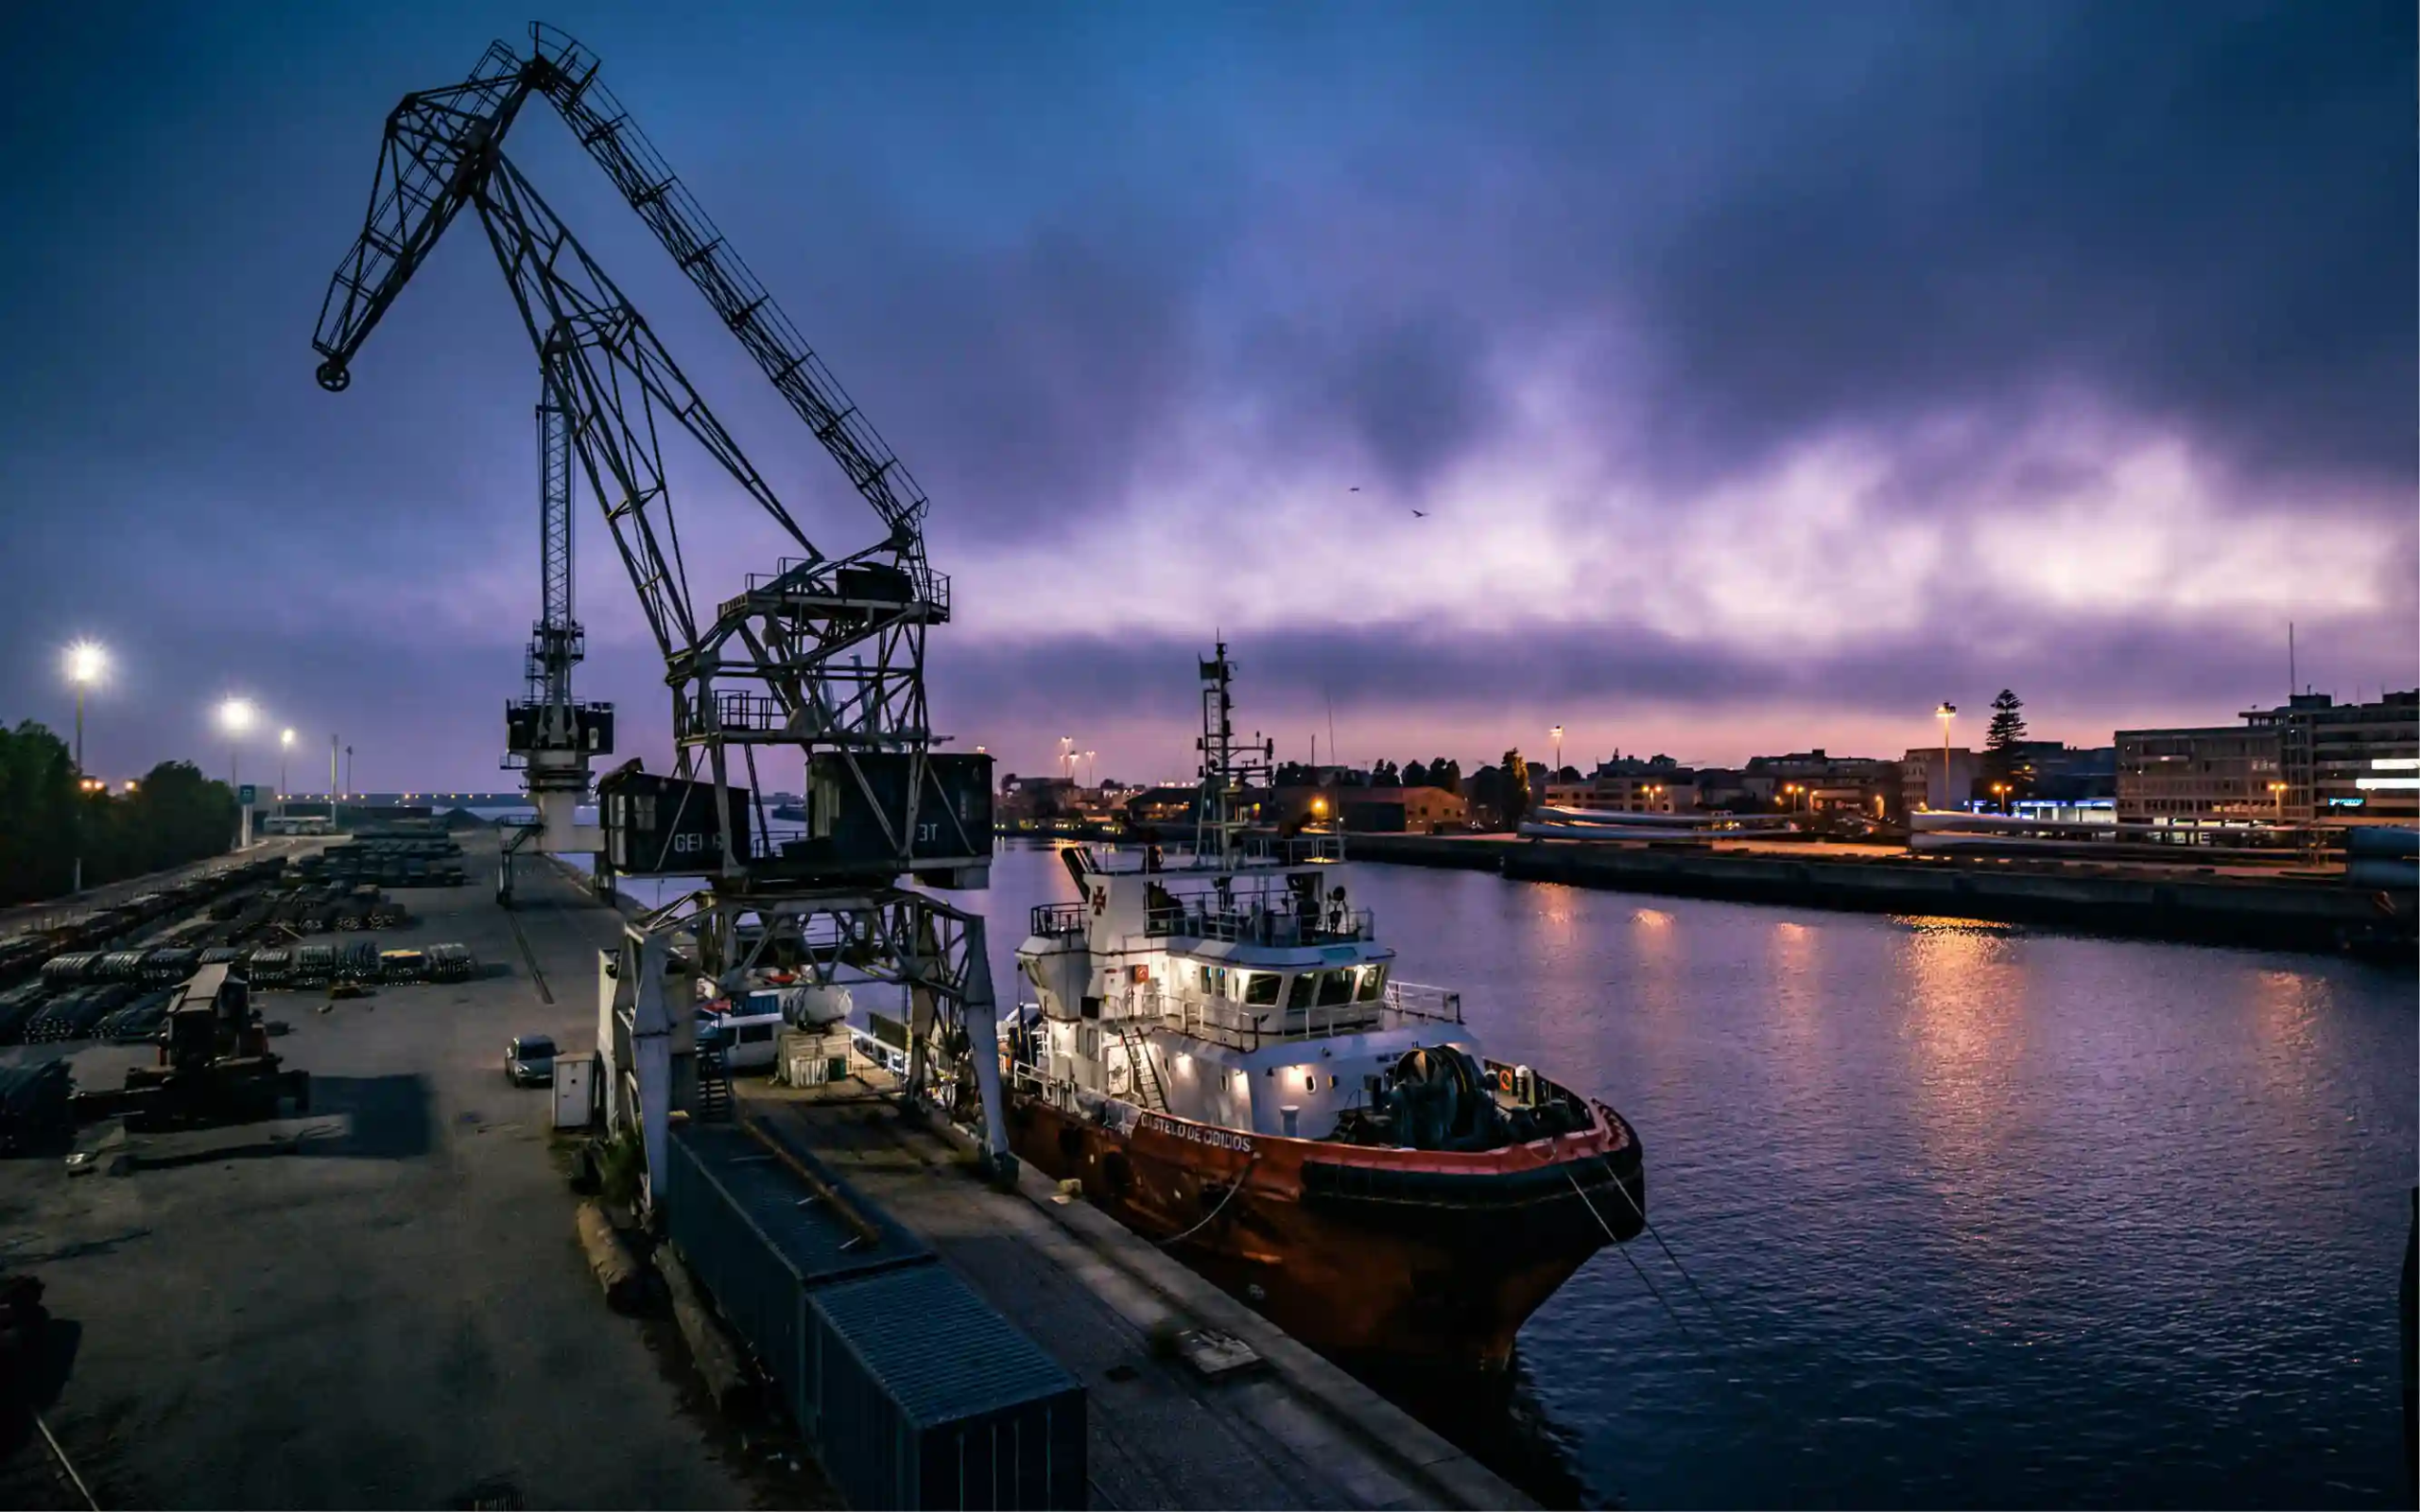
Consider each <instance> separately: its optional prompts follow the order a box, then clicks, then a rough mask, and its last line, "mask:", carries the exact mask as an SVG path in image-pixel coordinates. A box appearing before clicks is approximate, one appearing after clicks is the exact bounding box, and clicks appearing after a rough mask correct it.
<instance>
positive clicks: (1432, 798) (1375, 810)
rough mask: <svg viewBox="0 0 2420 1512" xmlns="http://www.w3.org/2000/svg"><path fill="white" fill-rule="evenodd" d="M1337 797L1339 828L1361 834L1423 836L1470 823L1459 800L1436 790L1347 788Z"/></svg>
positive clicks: (1458, 796) (1467, 808) (1464, 804)
mask: <svg viewBox="0 0 2420 1512" xmlns="http://www.w3.org/2000/svg"><path fill="white" fill-rule="evenodd" d="M1339 797H1340V799H1341V802H1342V809H1343V812H1342V814H1341V816H1340V821H1341V823H1342V826H1343V828H1345V829H1347V830H1351V831H1357V832H1359V833H1364V834H1427V833H1432V832H1433V831H1435V830H1436V828H1437V827H1438V826H1439V825H1441V824H1451V825H1460V824H1464V823H1467V822H1469V819H1470V813H1471V810H1470V804H1469V803H1468V802H1466V801H1464V800H1463V799H1462V796H1461V794H1459V793H1448V792H1446V791H1445V790H1444V789H1443V788H1440V787H1349V788H1345V789H1343V790H1341V792H1340V795H1339Z"/></svg>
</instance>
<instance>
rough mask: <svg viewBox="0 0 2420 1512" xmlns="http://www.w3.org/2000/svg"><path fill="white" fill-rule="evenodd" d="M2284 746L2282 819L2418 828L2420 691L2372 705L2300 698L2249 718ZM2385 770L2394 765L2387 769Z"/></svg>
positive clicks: (2280, 765) (2281, 761)
mask: <svg viewBox="0 0 2420 1512" xmlns="http://www.w3.org/2000/svg"><path fill="white" fill-rule="evenodd" d="M2243 720H2244V723H2245V725H2246V726H2248V727H2249V728H2251V729H2254V730H2267V731H2272V732H2273V733H2274V734H2275V736H2276V739H2277V757H2278V778H2277V780H2278V781H2281V782H2284V783H2285V784H2286V786H2285V791H2284V793H2283V794H2281V795H2279V797H2278V808H2279V812H2280V815H2281V816H2282V817H2285V818H2289V819H2298V820H2302V821H2305V822H2313V821H2315V822H2319V823H2326V824H2410V823H2411V822H2413V820H2414V819H2415V818H2420V781H2415V779H2420V766H2408V765H2398V764H2401V763H2411V762H2415V761H2420V691H2411V692H2404V693H2390V694H2387V695H2385V696H2383V697H2380V698H2378V699H2377V700H2376V701H2375V702H2371V703H2338V702H2337V701H2336V700H2335V699H2334V698H2333V697H2331V696H2328V695H2326V694H2324V693H2305V694H2296V695H2295V696H2292V697H2291V698H2290V699H2288V700H2287V701H2286V702H2285V703H2284V704H2282V705H2280V706H2279V707H2277V708H2274V709H2255V710H2249V711H2247V712H2246V713H2244V715H2243ZM2380 763H2384V764H2386V765H2379V764H2380Z"/></svg>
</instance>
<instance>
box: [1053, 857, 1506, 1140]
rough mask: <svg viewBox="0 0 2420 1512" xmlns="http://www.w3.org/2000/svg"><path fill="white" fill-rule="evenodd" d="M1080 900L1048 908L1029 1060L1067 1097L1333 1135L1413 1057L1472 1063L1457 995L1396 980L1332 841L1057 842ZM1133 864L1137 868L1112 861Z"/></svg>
mask: <svg viewBox="0 0 2420 1512" xmlns="http://www.w3.org/2000/svg"><path fill="white" fill-rule="evenodd" d="M1062 854H1063V857H1064V858H1065V859H1066V862H1067V866H1068V870H1069V873H1070V875H1071V876H1072V877H1073V878H1074V880H1075V882H1076V884H1077V885H1078V887H1079V888H1080V889H1081V890H1082V893H1083V897H1082V899H1081V901H1080V902H1072V903H1050V904H1045V905H1043V906H1041V907H1038V908H1036V909H1035V910H1034V911H1033V916H1032V920H1031V933H1030V934H1029V936H1028V938H1027V940H1026V942H1025V945H1024V947H1023V948H1022V949H1021V950H1020V951H1019V952H1018V962H1019V966H1020V968H1021V970H1022V971H1023V974H1024V976H1025V979H1026V981H1027V983H1028V985H1029V987H1030V988H1032V990H1033V994H1034V999H1035V1002H1034V1004H1033V1007H1034V1009H1035V1012H1034V1013H1032V1014H1031V1015H1029V1022H1021V1023H1020V1025H1019V1031H1018V1032H1019V1033H1020V1034H1021V1035H1023V1036H1024V1037H1025V1043H1026V1045H1027V1047H1028V1050H1029V1054H1027V1055H1025V1056H1023V1057H1018V1058H1019V1061H1020V1064H1019V1065H1018V1067H1017V1070H1018V1072H1019V1074H1020V1075H1022V1076H1028V1077H1030V1078H1031V1079H1032V1080H1033V1081H1035V1082H1037V1083H1038V1084H1039V1086H1038V1087H1037V1089H1036V1090H1037V1091H1043V1092H1044V1093H1046V1095H1048V1096H1050V1097H1051V1099H1052V1100H1053V1101H1054V1102H1057V1103H1059V1104H1061V1105H1062V1106H1065V1107H1073V1106H1076V1105H1077V1104H1078V1103H1080V1102H1082V1101H1088V1100H1090V1099H1089V1098H1087V1097H1085V1095H1084V1094H1087V1093H1089V1094H1095V1095H1098V1096H1106V1097H1108V1098H1111V1099H1114V1100H1115V1101H1118V1102H1122V1103H1127V1104H1132V1105H1133V1106H1134V1107H1136V1108H1141V1109H1143V1110H1146V1111H1153V1112H1164V1113H1167V1114H1170V1115H1172V1116H1174V1117H1177V1118H1183V1119H1188V1120H1192V1121H1194V1122H1197V1123H1202V1124H1209V1125H1218V1126H1220V1127H1225V1128H1231V1129H1236V1130H1238V1131H1242V1132H1250V1133H1256V1134H1271V1135H1284V1136H1290V1137H1294V1138H1300V1139H1324V1138H1327V1137H1328V1136H1329V1135H1331V1134H1332V1133H1333V1132H1334V1131H1335V1129H1336V1126H1337V1124H1338V1121H1339V1119H1340V1118H1341V1117H1342V1116H1343V1115H1344V1114H1345V1113H1346V1112H1347V1110H1349V1109H1352V1108H1372V1107H1374V1106H1376V1105H1377V1103H1378V1101H1379V1098H1380V1096H1381V1094H1382V1085H1383V1080H1384V1078H1385V1076H1386V1074H1387V1073H1388V1071H1389V1070H1390V1069H1391V1068H1392V1067H1394V1066H1396V1065H1397V1064H1398V1063H1400V1062H1401V1061H1402V1059H1403V1057H1405V1056H1406V1055H1408V1054H1409V1053H1410V1052H1411V1051H1413V1050H1416V1049H1421V1048H1427V1047H1437V1046H1442V1045H1447V1044H1451V1045H1455V1046H1457V1047H1458V1048H1461V1050H1463V1051H1465V1052H1466V1053H1469V1054H1472V1055H1476V1054H1477V1046H1476V1044H1475V1042H1474V1041H1473V1040H1471V1038H1470V1037H1469V1034H1468V1031H1467V1030H1466V1029H1465V1028H1464V1027H1463V1025H1462V1022H1461V1000H1460V998H1459V996H1458V995H1456V994H1454V993H1450V992H1445V991H1443V990H1440V989H1438V988H1423V987H1417V986H1414V985H1411V984H1409V983H1404V982H1399V981H1397V980H1395V979H1394V976H1393V967H1394V952H1393V951H1392V950H1391V949H1389V948H1388V947H1386V946H1385V945H1383V944H1381V943H1379V942H1378V940H1377V938H1376V936H1375V930H1374V921H1373V919H1371V916H1370V913H1369V911H1368V910H1367V909H1360V908H1356V907H1354V906H1353V904H1352V902H1351V899H1350V896H1349V894H1348V892H1347V889H1346V885H1345V868H1344V865H1343V862H1342V858H1341V852H1340V850H1339V848H1338V846H1337V844H1336V839H1335V837H1334V836H1332V835H1307V836H1301V837H1297V838H1295V839H1292V840H1288V841H1271V842H1265V843H1262V844H1260V845H1258V846H1255V847H1253V848H1250V849H1249V850H1248V851H1246V853H1245V854H1244V855H1242V856H1241V857H1238V858H1236V860H1235V861H1233V862H1231V863H1230V864H1229V865H1227V866H1224V867H1221V866H1217V865H1215V864H1213V865H1201V866H1192V865H1184V864H1182V862H1183V861H1184V860H1190V859H1191V858H1182V859H1181V862H1180V864H1179V865H1175V866H1168V865H1165V864H1161V863H1160V862H1159V859H1158V857H1157V856H1156V855H1155V854H1153V853H1146V854H1142V855H1130V856H1123V857H1111V858H1104V857H1101V856H1098V855H1097V854H1095V853H1094V852H1092V851H1084V850H1080V849H1078V850H1069V851H1063V852H1062ZM1118 862H1123V863H1125V865H1123V866H1117V865H1116V863H1118Z"/></svg>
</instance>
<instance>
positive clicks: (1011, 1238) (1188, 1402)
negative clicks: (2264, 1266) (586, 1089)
mask: <svg viewBox="0 0 2420 1512" xmlns="http://www.w3.org/2000/svg"><path fill="white" fill-rule="evenodd" d="M886 1080H887V1078H885V1077H883V1076H882V1075H881V1074H879V1073H873V1074H871V1076H869V1077H866V1078H853V1079H852V1080H851V1081H850V1082H847V1083H837V1084H832V1085H829V1086H827V1087H825V1088H821V1089H817V1088H805V1089H797V1090H791V1089H785V1088H776V1087H771V1086H769V1085H767V1084H766V1083H764V1082H761V1081H753V1080H752V1081H749V1082H745V1083H742V1084H740V1086H739V1089H738V1090H739V1092H740V1106H741V1109H742V1111H743V1114H744V1116H747V1117H749V1118H752V1119H755V1120H758V1121H760V1122H764V1123H766V1124H767V1125H780V1126H782V1127H785V1128H787V1129H789V1130H791V1131H793V1132H794V1134H795V1137H797V1138H798V1139H799V1140H800V1142H801V1143H804V1144H806V1145H807V1146H808V1147H809V1148H811V1149H812V1150H813V1151H814V1152H815V1154H816V1156H817V1158H818V1159H820V1160H822V1161H824V1162H825V1163H826V1164H827V1165H829V1166H830V1167H832V1168H833V1170H834V1171H835V1172H836V1173H837V1174H838V1175H839V1176H841V1177H844V1178H846V1179H847V1180H848V1181H849V1182H850V1184H851V1185H852V1186H854V1187H856V1190H857V1191H858V1192H859V1193H861V1194H863V1195H865V1196H866V1197H867V1198H869V1199H870V1200H872V1201H873V1203H875V1204H876V1205H878V1206H879V1207H881V1208H882V1209H883V1210H884V1211H886V1212H888V1213H890V1216H891V1217H893V1218H895V1219H896V1220H898V1221H899V1222H900V1223H901V1224H903V1225H904V1226H906V1227H907V1228H908V1229H910V1230H911V1231H913V1232H914V1233H916V1234H917V1235H918V1236H919V1237H920V1238H922V1239H924V1241H925V1243H926V1244H928V1245H930V1246H932V1247H933V1250H934V1252H935V1253H936V1254H938V1255H939V1256H940V1257H941V1259H942V1262H943V1263H946V1264H947V1265H949V1266H950V1267H951V1268H952V1269H954V1270H956V1271H957V1272H958V1273H959V1276H960V1277H961V1278H962V1279H963V1280H965V1281H966V1283H967V1284H968V1285H969V1286H971V1287H973V1288H974V1289H975V1290H976V1291H977V1293H979V1294H980V1295H981V1296H982V1297H984V1298H985V1299H986V1300H988V1301H990V1302H991V1303H992V1304H993V1305H994V1307H996V1308H998V1309H999V1310H1000V1312H1001V1313H1002V1314H1004V1315H1006V1316H1007V1317H1008V1318H1009V1319H1010V1320H1011V1321H1012V1322H1013V1323H1015V1324H1016V1326H1017V1327H1018V1328H1019V1329H1021V1330H1023V1331H1024V1332H1025V1334H1026V1336H1027V1337H1029V1338H1030V1339H1032V1340H1033V1341H1034V1343H1035V1344H1037V1345H1039V1346H1041V1347H1042V1349H1044V1350H1045V1351H1046V1352H1047V1353H1048V1354H1049V1355H1050V1356H1051V1357H1052V1358H1053V1359H1055V1360H1057V1361H1058V1362H1059V1364H1060V1365H1061V1366H1064V1367H1065V1368H1066V1369H1067V1370H1068V1371H1069V1372H1070V1373H1071V1374H1073V1375H1074V1376H1076V1377H1077V1378H1078V1379H1079V1380H1080V1381H1082V1382H1083V1383H1084V1387H1085V1392H1086V1398H1087V1401H1086V1407H1087V1429H1088V1434H1089V1453H1088V1459H1089V1471H1090V1474H1091V1478H1092V1484H1093V1492H1094V1504H1095V1505H1096V1506H1101V1507H1117V1508H1142V1507H1447V1506H1461V1507H1523V1506H1529V1505H1531V1504H1532V1503H1530V1501H1529V1499H1528V1498H1526V1497H1524V1496H1523V1495H1522V1494H1521V1493H1520V1492H1519V1491H1517V1490H1515V1489H1514V1488H1513V1486H1511V1485H1510V1484H1509V1483H1507V1482H1505V1481H1504V1480H1502V1479H1500V1478H1499V1477H1497V1476H1496V1475H1495V1473H1494V1472H1492V1471H1490V1470H1488V1469H1485V1468H1483V1467H1482V1466H1480V1465H1479V1464H1478V1462H1477V1461H1476V1460H1474V1459H1472V1458H1471V1457H1470V1456H1469V1455H1468V1454H1466V1453H1464V1452H1462V1451H1461V1450H1459V1449H1457V1448H1455V1447H1454V1446H1453V1445H1451V1444H1449V1443H1447V1442H1446V1441H1445V1440H1444V1439H1443V1438H1441V1437H1439V1436H1438V1435H1436V1434H1435V1433H1434V1432H1432V1431H1430V1430H1429V1429H1427V1428H1426V1427H1424V1426H1422V1425H1421V1424H1420V1423H1419V1422H1417V1421H1415V1420H1414V1419H1413V1418H1412V1417H1410V1416H1409V1414H1407V1413H1405V1412H1404V1411H1403V1410H1402V1409H1401V1408H1399V1407H1396V1406H1395V1405H1393V1404H1392V1402H1389V1401H1387V1400H1385V1399H1384V1398H1381V1397H1380V1396H1378V1394H1377V1393H1375V1392H1374V1391H1373V1390H1371V1389H1370V1388H1369V1387H1368V1386H1365V1385H1363V1384H1362V1383H1359V1382H1358V1381H1356V1380H1354V1379H1353V1378H1352V1377H1351V1376H1350V1375H1348V1374H1346V1373H1345V1372H1344V1371H1343V1370H1342V1369H1340V1368H1339V1367H1338V1366H1335V1365H1332V1364H1330V1363H1329V1362H1328V1361H1326V1360H1324V1359H1322V1358H1321V1357H1320V1356H1319V1355H1317V1354H1316V1353H1314V1352H1313V1351H1312V1350H1311V1349H1308V1348H1306V1347H1305V1346H1304V1345H1301V1344H1298V1343H1296V1342H1295V1341H1294V1340H1292V1339H1291V1338H1289V1337H1288V1336H1287V1335H1286V1334H1285V1333H1284V1332H1281V1331H1280V1330H1278V1329H1277V1328H1276V1327H1275V1326H1274V1325H1273V1324H1271V1323H1270V1322H1268V1321H1267V1320H1266V1319H1264V1318H1262V1317H1260V1316H1258V1315H1257V1314H1254V1313H1253V1312H1252V1311H1251V1309H1249V1308H1247V1307H1245V1306H1244V1305H1243V1304H1242V1303H1240V1302H1237V1301H1236V1300H1235V1299H1233V1298H1232V1297H1228V1296H1227V1295H1226V1294H1225V1293H1223V1292H1221V1291H1219V1288H1218V1287H1216V1286H1214V1285H1212V1284H1211V1283H1210V1282H1209V1281H1206V1280H1202V1279H1201V1278H1200V1277H1198V1276H1196V1275H1194V1274H1193V1272H1191V1271H1189V1270H1187V1269H1186V1268H1185V1267H1184V1265H1183V1264H1181V1263H1178V1262H1177V1261H1175V1260H1172V1259H1170V1258H1168V1256H1167V1255H1166V1254H1165V1253H1163V1252H1161V1251H1160V1250H1158V1249H1156V1248H1154V1247H1153V1246H1151V1245H1150V1244H1149V1243H1147V1242H1145V1241H1144V1240H1143V1239H1141V1238H1139V1237H1137V1236H1136V1235H1134V1234H1133V1233H1132V1232H1131V1231H1129V1230H1128V1229H1125V1228H1124V1227H1123V1226H1121V1225H1120V1224H1118V1223H1117V1222H1116V1221H1115V1219H1113V1218H1110V1217H1109V1216H1108V1215H1106V1214H1104V1213H1102V1212H1100V1211H1098V1210H1096V1209H1094V1208H1092V1207H1091V1206H1089V1205H1088V1204H1086V1203H1084V1202H1082V1201H1081V1200H1080V1199H1079V1200H1075V1201H1070V1202H1065V1203H1059V1202H1057V1201H1055V1200H1054V1194H1053V1193H1052V1190H1051V1183H1049V1182H1048V1181H1046V1180H1045V1179H1044V1178H1043V1177H1040V1176H1038V1175H1036V1174H1035V1173H1033V1172H1032V1171H1030V1170H1028V1171H1025V1172H1024V1173H1023V1177H1022V1180H1021V1181H1020V1183H1019V1187H1018V1190H1016V1191H1015V1192H997V1191H994V1190H992V1189H991V1188H990V1187H988V1186H986V1185H984V1184H983V1183H981V1182H979V1181H977V1179H975V1177H974V1176H973V1174H972V1170H971V1163H970V1162H971V1157H972V1150H971V1148H970V1147H967V1146H965V1145H964V1144H963V1143H961V1142H959V1141H958V1140H956V1139H954V1138H952V1137H951V1135H950V1134H949V1133H945V1132H943V1131H940V1130H935V1129H932V1128H928V1127H925V1126H921V1125H917V1124H914V1123H909V1122H908V1121H904V1120H902V1119H901V1118H900V1116H899V1115H898V1113H897V1111H896V1110H895V1109H894V1108H892V1107H890V1105H889V1104H886V1103H882V1102H878V1101H874V1100H873V1099H872V1097H871V1084H872V1083H873V1082H881V1081H886ZM1201 1329H1211V1330H1215V1331H1218V1332H1222V1333H1224V1334H1226V1335H1228V1336H1230V1337H1234V1338H1239V1339H1241V1340H1242V1341H1243V1342H1244V1343H1245V1344H1246V1345H1248V1346H1249V1347H1250V1348H1251V1349H1252V1351H1253V1353H1255V1354H1257V1355H1258V1356H1259V1359H1260V1364H1259V1365H1258V1366H1254V1367H1253V1368H1251V1369H1247V1370H1240V1371H1237V1372H1236V1374H1235V1375H1234V1376H1232V1377H1230V1376H1226V1375H1219V1376H1217V1377H1213V1378H1206V1379H1205V1378H1204V1377H1203V1376H1201V1374H1199V1373H1198V1372H1197V1371H1196V1370H1195V1369H1194V1367H1193V1366H1190V1365H1188V1364H1186V1363H1185V1362H1184V1360H1182V1359H1181V1358H1168V1357H1167V1356H1166V1353H1165V1351H1164V1350H1163V1349H1155V1348H1154V1340H1155V1338H1157V1337H1166V1336H1168V1335H1171V1334H1173V1333H1176V1332H1184V1331H1191V1330H1201Z"/></svg>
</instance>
